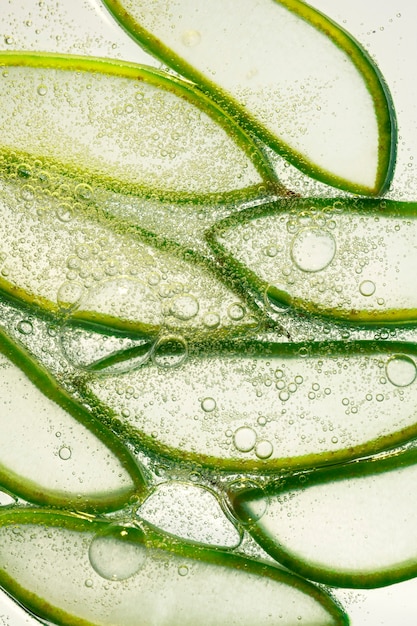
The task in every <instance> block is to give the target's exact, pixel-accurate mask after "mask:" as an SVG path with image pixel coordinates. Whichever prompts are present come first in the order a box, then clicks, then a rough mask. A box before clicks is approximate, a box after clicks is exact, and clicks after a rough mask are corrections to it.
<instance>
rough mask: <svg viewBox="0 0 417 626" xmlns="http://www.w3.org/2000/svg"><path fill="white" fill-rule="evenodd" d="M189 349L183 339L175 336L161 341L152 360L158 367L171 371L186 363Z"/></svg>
mask: <svg viewBox="0 0 417 626" xmlns="http://www.w3.org/2000/svg"><path fill="white" fill-rule="evenodd" d="M187 355H188V348H187V344H186V342H185V340H184V339H183V338H182V337H177V336H174V335H172V336H171V335H170V336H166V337H162V338H161V339H159V341H158V342H157V344H156V346H155V350H154V352H153V354H152V360H153V362H154V363H155V365H157V366H158V367H162V368H164V369H171V368H174V367H179V366H180V365H182V364H183V363H184V361H185V360H186V358H187Z"/></svg>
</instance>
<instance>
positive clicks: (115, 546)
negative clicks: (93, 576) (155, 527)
mask: <svg viewBox="0 0 417 626" xmlns="http://www.w3.org/2000/svg"><path fill="white" fill-rule="evenodd" d="M142 537H143V535H142V533H141V532H140V531H139V530H138V529H136V528H133V527H125V526H116V527H115V526H111V527H110V528H107V529H106V530H105V531H103V532H102V533H99V534H97V535H96V536H95V537H94V539H93V540H92V542H91V544H90V549H89V552H88V556H89V559H90V563H91V566H92V568H93V569H94V571H95V572H97V574H98V575H99V576H101V577H102V578H106V579H107V580H126V579H127V578H131V576H133V575H134V574H136V573H137V572H138V571H139V570H140V569H141V568H142V567H143V565H144V563H145V560H146V548H145V547H144V545H143V544H142V542H141V539H142Z"/></svg>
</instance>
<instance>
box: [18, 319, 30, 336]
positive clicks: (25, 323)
mask: <svg viewBox="0 0 417 626" xmlns="http://www.w3.org/2000/svg"><path fill="white" fill-rule="evenodd" d="M17 330H18V331H19V333H22V335H30V334H31V333H32V332H33V325H32V322H30V321H29V320H21V321H20V322H19V323H18V324H17Z"/></svg>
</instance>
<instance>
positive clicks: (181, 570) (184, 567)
mask: <svg viewBox="0 0 417 626" xmlns="http://www.w3.org/2000/svg"><path fill="white" fill-rule="evenodd" d="M178 574H179V575H180V576H187V574H188V566H187V565H180V566H179V568H178Z"/></svg>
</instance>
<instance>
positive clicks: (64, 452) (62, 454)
mask: <svg viewBox="0 0 417 626" xmlns="http://www.w3.org/2000/svg"><path fill="white" fill-rule="evenodd" d="M58 454H59V458H60V459H62V460H63V461H68V460H69V459H70V458H71V454H72V453H71V448H68V446H62V448H60V449H59V452H58Z"/></svg>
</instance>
